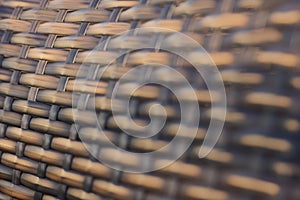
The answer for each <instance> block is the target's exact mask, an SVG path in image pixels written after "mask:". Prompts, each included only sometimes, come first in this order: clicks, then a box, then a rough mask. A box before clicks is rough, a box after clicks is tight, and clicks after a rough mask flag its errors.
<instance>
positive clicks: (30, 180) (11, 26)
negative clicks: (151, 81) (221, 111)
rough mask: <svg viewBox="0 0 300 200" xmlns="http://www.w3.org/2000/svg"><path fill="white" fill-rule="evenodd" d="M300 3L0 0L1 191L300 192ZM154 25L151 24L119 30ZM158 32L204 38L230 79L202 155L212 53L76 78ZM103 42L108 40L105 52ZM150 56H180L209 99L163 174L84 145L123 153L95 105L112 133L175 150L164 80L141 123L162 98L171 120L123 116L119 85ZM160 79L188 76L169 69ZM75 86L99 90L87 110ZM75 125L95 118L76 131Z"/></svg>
mask: <svg viewBox="0 0 300 200" xmlns="http://www.w3.org/2000/svg"><path fill="white" fill-rule="evenodd" d="M299 8H300V2H299V0H178V1H175V0H76V1H74V0H40V1H39V0H22V1H21V0H0V39H1V41H0V199H28V200H31V199H43V200H52V199H53V200H54V199H72V200H74V199H78V200H80V199H81V200H92V199H95V200H96V199H141V200H142V199H148V200H159V199H161V200H166V199H170V200H171V199H178V200H179V199H214V200H223V199H224V200H225V199H228V200H229V199H230V200H231V199H270V200H271V199H272V200H273V199H274V200H275V199H277V200H281V199H289V200H298V199H300V193H299V187H300V160H299V155H298V154H299V152H300V149H299V142H300V106H299V99H300V9H299ZM149 27H152V29H146V30H148V32H145V33H143V34H131V35H126V37H124V36H118V34H120V33H122V32H124V31H128V30H131V29H135V28H149ZM160 28H164V30H165V32H164V33H162V34H163V35H165V37H164V38H163V40H164V44H165V45H166V46H167V47H168V48H172V49H184V48H193V47H192V46H191V44H190V43H188V41H182V40H180V39H178V35H176V34H173V33H172V32H168V31H167V29H171V30H173V31H178V32H181V33H183V34H185V35H187V36H189V37H191V38H192V39H194V40H195V41H197V42H198V43H199V44H201V45H203V47H204V48H205V50H206V51H207V52H208V54H209V55H210V57H211V58H212V60H213V61H214V63H215V64H216V66H217V68H218V69H219V71H220V73H221V76H222V78H223V80H224V84H225V88H226V94H227V104H228V110H227V115H226V119H225V127H224V130H223V132H222V135H221V137H220V139H219V141H218V143H217V146H216V147H215V148H214V149H213V151H212V152H211V153H210V154H209V155H208V156H207V157H205V158H203V159H199V158H198V151H199V149H200V147H201V145H202V142H203V139H204V137H205V134H206V130H207V128H208V122H209V120H210V117H211V108H210V103H211V101H212V99H211V98H210V96H209V92H208V90H207V88H206V87H205V84H204V83H202V82H203V80H201V78H200V77H199V76H192V75H191V74H192V73H193V72H194V71H193V70H192V66H191V63H197V64H200V65H207V64H209V63H210V62H211V61H210V59H208V58H207V56H206V55H205V54H199V52H196V51H195V52H193V51H192V52H191V53H189V55H188V60H189V61H191V62H190V63H188V62H186V61H184V60H179V61H178V62H174V57H173V56H172V55H171V54H170V53H169V52H166V51H155V50H153V49H149V50H139V51H132V52H129V53H127V54H126V55H125V56H124V57H123V58H121V59H122V60H121V62H116V63H113V64H114V65H115V66H114V67H112V68H109V69H108V70H106V71H105V72H104V73H103V74H102V72H95V74H93V75H94V76H95V77H96V78H99V77H100V76H102V79H101V81H96V80H92V79H91V80H89V81H88V82H80V81H79V82H76V81H75V79H77V80H78V78H82V79H83V78H85V77H87V76H88V75H89V66H85V65H82V64H83V63H88V64H90V65H101V66H103V65H107V64H111V63H110V62H111V60H113V59H114V58H116V56H117V55H118V51H121V50H135V49H137V48H139V47H140V46H143V45H144V44H148V43H150V42H151V39H150V38H151V35H155V34H156V33H158V32H159V31H160V30H161V29H160ZM100 42H102V43H105V47H104V48H102V49H101V50H100V49H97V50H96V51H94V48H95V47H96V46H97V44H98V43H100ZM157 43H159V42H157ZM158 45H159V44H158ZM151 63H160V64H164V65H169V66H172V67H173V68H175V69H177V70H178V71H180V72H181V73H182V74H184V75H186V76H187V77H190V78H189V80H190V81H191V82H192V83H193V84H200V85H201V87H198V88H196V89H195V94H196V96H197V101H198V103H199V105H200V107H201V122H200V124H199V127H198V131H197V135H196V137H195V139H194V142H193V143H192V145H191V146H190V148H189V149H188V150H187V151H186V153H185V154H184V155H183V156H182V157H181V158H180V159H179V160H177V161H176V162H174V163H173V164H171V165H169V166H167V167H165V168H162V169H160V170H158V171H153V172H150V173H144V174H141V173H137V174H134V173H126V172H121V171H118V170H114V169H112V168H109V167H108V166H107V165H105V164H104V163H102V162H99V161H98V160H97V157H96V158H95V157H93V156H92V155H91V154H90V152H89V151H88V150H87V149H86V148H85V146H84V144H83V143H82V141H81V139H84V140H86V141H91V142H94V143H98V144H101V146H103V147H104V150H103V152H102V154H101V156H102V159H104V160H107V161H116V159H115V158H114V156H113V155H115V154H114V153H115V151H114V149H110V148H109V145H108V144H107V141H106V140H104V139H103V137H101V135H100V134H99V130H98V129H97V128H95V126H94V124H95V123H97V119H95V117H94V113H93V109H95V110H96V111H97V113H100V114H99V115H100V117H99V118H100V121H101V123H102V124H104V125H105V130H104V132H105V134H106V136H107V137H108V138H109V139H110V140H111V141H112V142H113V143H115V144H117V145H119V146H120V147H123V148H125V149H127V150H130V151H134V152H151V151H155V150H157V149H159V148H161V147H164V146H166V145H167V144H168V143H169V142H170V141H171V140H172V138H173V137H174V136H175V134H176V132H177V130H178V129H179V122H180V121H179V118H180V110H179V107H178V104H177V102H176V99H174V96H172V95H171V94H169V93H168V92H166V90H165V88H162V87H160V86H157V85H147V86H145V87H143V88H142V89H141V90H138V91H136V92H135V93H134V94H132V97H131V98H132V99H133V101H134V103H135V104H134V115H133V119H134V121H135V122H136V123H138V124H142V125H147V123H148V122H149V119H148V113H149V110H150V108H151V106H152V105H154V104H155V103H160V104H162V106H163V107H164V108H165V110H166V113H167V123H166V125H165V126H164V127H163V129H162V131H161V132H162V134H161V135H158V136H156V137H153V138H147V139H138V138H134V137H131V136H125V135H126V134H125V133H123V132H122V131H121V130H120V128H119V127H118V123H116V121H115V119H114V118H113V117H112V115H111V114H112V106H111V104H110V102H111V98H112V97H111V92H112V85H114V84H115V83H116V82H117V81H118V79H119V78H120V77H122V75H124V74H125V73H127V72H128V71H130V70H131V69H133V68H135V67H136V66H138V65H150V64H151ZM80 70H81V71H82V73H79V72H80ZM78 73H79V74H78ZM133 79H134V78H133ZM155 80H157V81H161V82H163V81H172V83H174V84H178V83H179V82H180V80H179V79H176V78H174V77H171V78H170V76H169V74H168V73H163V72H162V73H157V74H156V75H155ZM130 89H131V85H130V84H128V85H125V86H124V87H123V88H122V92H121V93H120V94H118V95H119V96H120V97H126V96H128V95H130ZM184 92H185V91H183V93H184ZM77 93H81V94H91V93H93V94H94V95H92V96H91V97H90V98H88V99H87V102H86V109H85V110H82V111H81V110H76V109H75V108H74V107H73V103H74V102H75V103H77V102H79V100H80V98H81V96H80V95H78V96H76V95H75V96H74V94H77ZM183 100H184V101H190V100H191V99H190V97H189V96H188V95H186V96H184V97H183ZM93 102H94V103H93ZM93 105H94V106H93ZM116 106H118V105H116ZM119 111H120V112H121V110H119ZM158 115H159V114H158ZM216 117H218V116H216ZM122 120H123V121H124V123H126V122H127V121H126V120H129V119H126V118H124V119H122ZM76 121H79V122H82V124H83V125H82V126H81V127H79V128H78V126H77V124H76ZM127 130H129V131H135V132H142V130H136V129H135V127H130V126H129V127H127ZM78 135H80V136H81V138H79V136H78ZM182 137H185V138H188V137H191V136H190V135H189V134H188V133H186V135H183V136H182ZM99 156H100V153H99ZM122 156H123V157H122V159H118V160H117V161H116V162H118V163H119V164H122V165H130V166H138V165H140V164H141V162H142V161H141V160H139V159H137V158H135V157H132V156H130V154H126V153H124V155H122ZM160 156H161V158H160V159H158V160H156V161H155V162H153V163H151V165H154V166H155V165H160V164H161V163H164V162H166V160H165V158H166V157H167V156H168V152H162V154H161V155H160Z"/></svg>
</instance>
